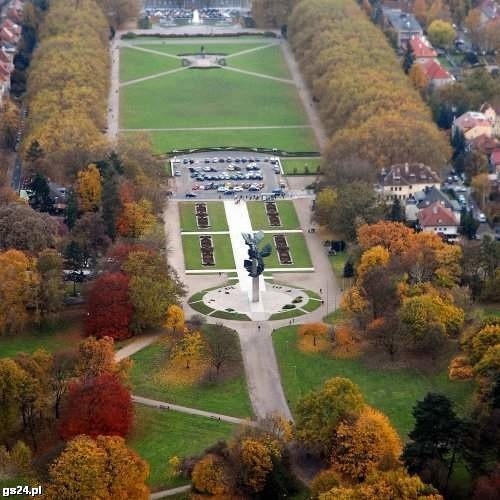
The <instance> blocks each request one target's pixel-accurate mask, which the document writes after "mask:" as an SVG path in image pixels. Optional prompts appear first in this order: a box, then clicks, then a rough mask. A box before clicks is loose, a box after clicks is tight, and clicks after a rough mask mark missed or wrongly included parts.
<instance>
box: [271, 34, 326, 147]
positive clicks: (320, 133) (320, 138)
mask: <svg viewBox="0 0 500 500" xmlns="http://www.w3.org/2000/svg"><path fill="white" fill-rule="evenodd" d="M281 49H282V51H283V56H284V57H285V61H286V63H287V64H288V68H289V69H290V73H291V75H292V78H293V81H294V83H295V86H296V87H297V91H298V93H299V96H300V98H301V100H302V103H303V104H304V109H305V110H306V113H307V116H308V118H309V121H310V122H311V125H312V127H313V129H314V134H315V135H316V140H317V142H318V145H319V148H320V150H321V152H322V153H324V152H325V148H326V146H327V144H328V138H327V136H326V133H325V129H324V128H323V124H322V123H321V120H320V118H319V114H318V111H317V109H316V107H315V106H314V103H313V100H312V97H311V94H310V92H309V89H308V88H307V85H306V83H305V81H304V78H303V77H302V74H301V73H300V70H299V66H298V64H297V61H295V58H294V57H293V54H292V50H291V49H290V45H289V44H288V42H285V41H284V42H282V43H281Z"/></svg>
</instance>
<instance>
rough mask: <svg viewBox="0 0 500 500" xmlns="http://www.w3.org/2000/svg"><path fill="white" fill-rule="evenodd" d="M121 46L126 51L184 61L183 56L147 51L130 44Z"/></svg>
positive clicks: (152, 50)
mask: <svg viewBox="0 0 500 500" xmlns="http://www.w3.org/2000/svg"><path fill="white" fill-rule="evenodd" d="M121 46H122V47H123V48H126V49H133V50H138V51H140V52H149V53H150V54H155V55H157V56H163V57H169V58H170V59H177V60H178V61H182V57H181V56H176V55H175V54H168V53H167V52H161V51H160V50H154V49H146V48H145V47H138V46H137V45H131V44H129V43H122V44H121Z"/></svg>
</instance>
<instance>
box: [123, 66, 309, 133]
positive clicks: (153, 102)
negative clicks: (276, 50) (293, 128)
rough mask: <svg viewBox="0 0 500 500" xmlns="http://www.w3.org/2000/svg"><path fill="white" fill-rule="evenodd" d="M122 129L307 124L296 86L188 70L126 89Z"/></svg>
mask: <svg viewBox="0 0 500 500" xmlns="http://www.w3.org/2000/svg"><path fill="white" fill-rule="evenodd" d="M120 98H121V113H120V122H121V127H122V128H135V129H137V128H138V129H142V128H176V127H188V128H193V127H217V126H219V127H230V126H234V127H235V126H241V127H245V126H266V125H267V126H279V125H307V124H308V123H307V118H306V116H305V114H304V112H303V109H302V107H301V103H300V102H299V99H298V96H297V92H296V90H295V87H294V86H293V85H289V84H286V83H281V82H277V81H272V80H265V79H262V78H258V77H250V76H247V75H243V74H240V73H234V72H231V71H224V70H211V71H200V70H186V71H181V72H179V73H175V74H172V75H166V76H163V77H159V78H155V79H152V80H146V81H144V82H141V83H139V84H134V85H130V86H127V87H123V88H122V89H121V92H120Z"/></svg>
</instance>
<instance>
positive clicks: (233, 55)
mask: <svg viewBox="0 0 500 500" xmlns="http://www.w3.org/2000/svg"><path fill="white" fill-rule="evenodd" d="M276 45H279V43H277V42H274V43H269V44H267V45H261V46H259V47H254V48H253V49H246V50H240V52H235V53H234V54H228V55H227V56H225V58H226V59H229V58H230V57H237V56H242V55H245V54H250V53H252V52H256V51H257V50H262V49H268V48H269V47H275V46H276Z"/></svg>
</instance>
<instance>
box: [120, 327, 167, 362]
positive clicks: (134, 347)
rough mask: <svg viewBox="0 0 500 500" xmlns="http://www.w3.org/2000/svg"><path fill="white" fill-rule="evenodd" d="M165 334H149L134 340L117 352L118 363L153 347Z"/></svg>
mask: <svg viewBox="0 0 500 500" xmlns="http://www.w3.org/2000/svg"><path fill="white" fill-rule="evenodd" d="M164 334H165V332H162V331H160V332H155V333H149V334H146V335H141V336H140V337H136V338H134V340H132V341H131V342H130V343H129V344H127V345H126V346H125V347H122V348H121V349H119V350H118V351H116V353H115V359H116V361H121V360H122V359H125V358H129V357H130V356H133V355H134V354H135V353H136V352H138V351H140V350H142V349H144V348H145V347H147V346H148V345H151V344H152V343H153V342H155V341H156V340H157V339H159V338H160V337H161V336H162V335H164Z"/></svg>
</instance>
